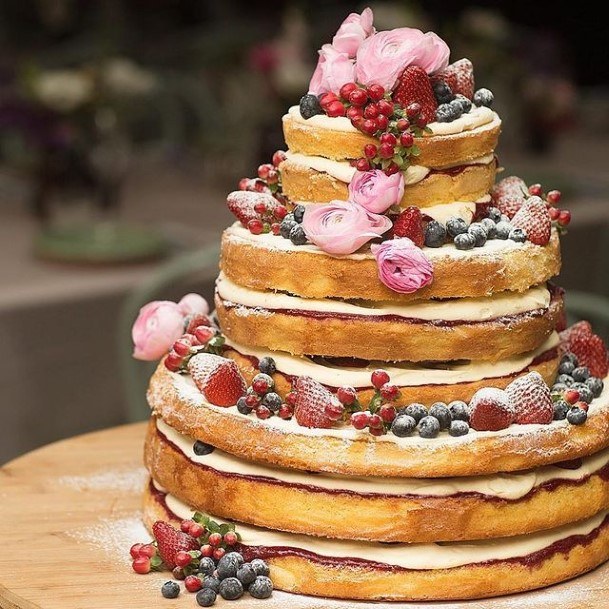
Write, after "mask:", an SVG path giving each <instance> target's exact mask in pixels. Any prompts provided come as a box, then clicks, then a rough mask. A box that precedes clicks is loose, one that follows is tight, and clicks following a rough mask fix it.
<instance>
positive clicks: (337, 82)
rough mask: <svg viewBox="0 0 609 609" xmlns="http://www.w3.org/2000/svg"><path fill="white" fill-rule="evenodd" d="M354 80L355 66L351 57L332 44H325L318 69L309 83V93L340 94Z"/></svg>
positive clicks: (320, 54)
mask: <svg viewBox="0 0 609 609" xmlns="http://www.w3.org/2000/svg"><path fill="white" fill-rule="evenodd" d="M354 80H355V65H354V64H353V60H352V59H350V58H349V55H347V53H341V52H340V51H337V50H336V49H335V48H334V47H333V46H332V45H331V44H324V46H323V47H321V50H320V51H319V60H318V62H317V67H316V68H315V72H313V76H312V77H311V82H310V83H309V93H313V94H314V95H322V94H323V93H328V91H332V92H334V93H338V91H339V90H340V88H341V87H342V86H343V85H344V84H346V83H348V82H354Z"/></svg>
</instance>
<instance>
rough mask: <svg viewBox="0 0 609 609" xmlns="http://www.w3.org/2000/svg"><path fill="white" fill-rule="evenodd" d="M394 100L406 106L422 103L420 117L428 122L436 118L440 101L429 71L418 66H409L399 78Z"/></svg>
mask: <svg viewBox="0 0 609 609" xmlns="http://www.w3.org/2000/svg"><path fill="white" fill-rule="evenodd" d="M393 101H394V102H397V103H398V104H400V105H401V106H402V107H403V108H406V107H407V106H409V105H410V104H413V103H418V104H420V105H421V113H420V117H421V118H423V119H424V120H425V122H427V123H431V122H433V121H434V120H435V119H436V109H437V108H438V102H437V101H436V97H435V95H434V92H433V88H432V86H431V81H430V80H429V76H427V72H425V70H423V68H420V67H418V66H408V67H407V68H406V69H405V70H404V71H403V72H402V74H401V76H400V77H399V78H398V83H397V85H396V87H395V90H394V92H393Z"/></svg>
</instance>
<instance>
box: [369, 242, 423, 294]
mask: <svg viewBox="0 0 609 609" xmlns="http://www.w3.org/2000/svg"><path fill="white" fill-rule="evenodd" d="M370 249H371V250H372V253H373V254H374V257H375V258H376V264H377V266H378V274H379V279H380V280H381V281H382V282H383V283H384V284H385V285H386V286H387V287H388V288H390V289H392V290H393V291H394V292H399V293H400V294H412V293H413V292H416V291H417V290H419V289H420V288H422V287H425V286H426V285H429V284H430V283H431V282H432V281H433V266H432V264H431V262H430V261H429V258H427V256H426V255H425V254H424V253H423V250H422V249H421V248H419V247H417V246H416V245H415V244H414V243H413V242H412V241H411V240H410V239H408V238H407V237H402V238H401V239H390V240H388V241H383V243H380V244H378V245H377V244H373V245H372V246H371V248H370Z"/></svg>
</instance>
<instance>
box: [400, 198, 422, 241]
mask: <svg viewBox="0 0 609 609" xmlns="http://www.w3.org/2000/svg"><path fill="white" fill-rule="evenodd" d="M393 235H394V237H408V238H409V239H410V240H411V241H412V242H413V243H414V244H415V245H416V246H417V247H423V245H424V243H425V231H424V230H423V217H422V215H421V210H420V209H419V208H418V207H413V206H410V207H407V208H406V209H405V210H404V211H403V212H402V213H401V214H400V215H399V216H398V217H397V218H396V219H395V221H394V223H393Z"/></svg>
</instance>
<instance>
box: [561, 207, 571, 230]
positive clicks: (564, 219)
mask: <svg viewBox="0 0 609 609" xmlns="http://www.w3.org/2000/svg"><path fill="white" fill-rule="evenodd" d="M569 222H571V212H570V211H569V210H568V209H563V210H562V211H561V212H560V214H559V215H558V223H559V224H560V225H561V226H567V225H568V224H569Z"/></svg>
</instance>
